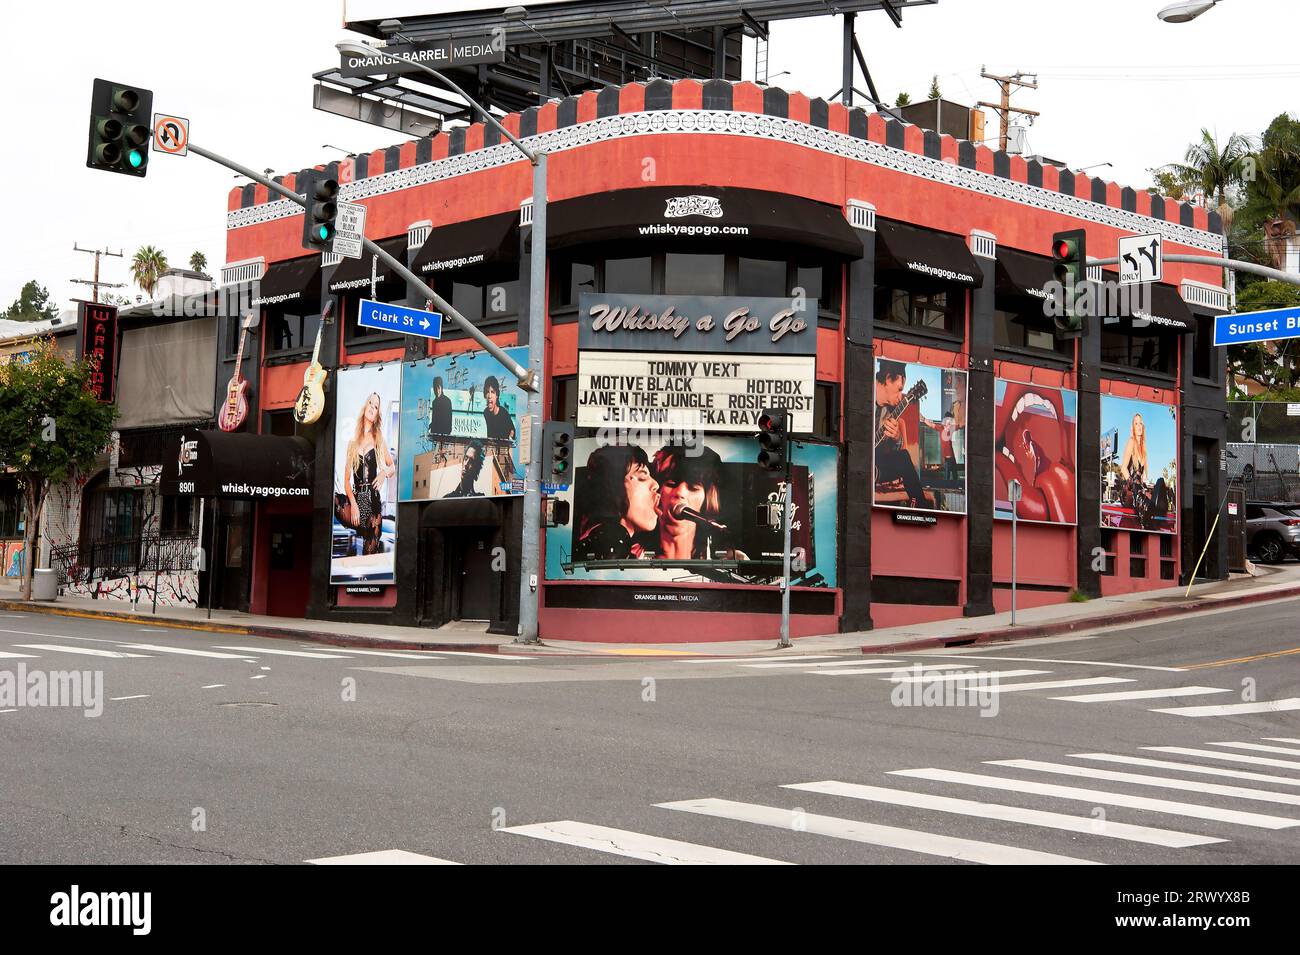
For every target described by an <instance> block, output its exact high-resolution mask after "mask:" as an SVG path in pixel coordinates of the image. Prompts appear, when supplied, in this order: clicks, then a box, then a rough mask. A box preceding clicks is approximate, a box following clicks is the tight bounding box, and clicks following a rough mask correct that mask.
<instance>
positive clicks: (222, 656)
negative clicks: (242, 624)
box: [118, 643, 252, 660]
mask: <svg viewBox="0 0 1300 955" xmlns="http://www.w3.org/2000/svg"><path fill="white" fill-rule="evenodd" d="M118 646H119V647H126V648H127V649H128V650H155V651H157V652H158V653H178V654H180V655H181V656H186V657H215V658H216V659H218V660H251V659H252V657H250V656H246V655H244V654H238V653H217V652H216V651H215V650H194V649H191V648H190V647H164V646H162V645H161V644H157V643H119V644H118Z"/></svg>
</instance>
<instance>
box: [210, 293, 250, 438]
mask: <svg viewBox="0 0 1300 955" xmlns="http://www.w3.org/2000/svg"><path fill="white" fill-rule="evenodd" d="M252 323H253V316H252V315H246V316H244V319H243V321H241V322H240V323H239V357H238V358H236V359H235V373H234V374H233V375H231V376H230V381H229V383H227V385H226V400H225V401H223V402H222V403H221V410H220V411H218V412H217V427H218V428H220V429H221V430H222V431H237V430H239V428H240V426H241V425H243V423H244V421H245V419H247V418H248V379H247V378H245V377H244V376H243V375H242V374H240V368H241V366H242V365H243V362H244V342H245V341H246V340H247V338H248V328H249V326H250V325H251V324H252Z"/></svg>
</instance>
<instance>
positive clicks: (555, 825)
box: [0, 601, 1300, 864]
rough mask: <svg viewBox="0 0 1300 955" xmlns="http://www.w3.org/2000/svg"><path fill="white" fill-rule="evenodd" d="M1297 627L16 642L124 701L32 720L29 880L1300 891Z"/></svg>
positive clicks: (3, 744)
mask: <svg viewBox="0 0 1300 955" xmlns="http://www.w3.org/2000/svg"><path fill="white" fill-rule="evenodd" d="M1297 609H1298V607H1297V603H1296V602H1295V601H1290V602H1278V603H1273V604H1261V605H1256V606H1253V607H1249V608H1245V609H1239V610H1231V611H1222V612H1217V613H1205V614H1199V615H1196V616H1191V617H1182V618H1178V619H1175V620H1173V621H1168V622H1162V623H1160V624H1158V625H1155V626H1143V627H1130V628H1126V629H1119V630H1115V631H1113V632H1109V633H1105V634H1101V635H1096V636H1092V637H1088V638H1082V639H1081V638H1076V637H1071V638H1056V639H1047V640H1034V641H1024V642H1019V643H1010V644H1005V645H999V646H996V647H992V648H982V649H980V650H978V651H974V652H967V651H941V652H940V651H936V652H927V653H920V654H909V655H902V656H899V655H893V656H890V657H888V658H880V657H871V656H862V655H861V654H819V655H812V654H809V653H807V652H805V651H801V650H800V649H799V648H798V645H797V644H796V647H795V648H794V649H793V650H792V651H785V652H783V653H781V652H773V653H772V654H770V655H768V656H769V657H770V659H765V660H755V659H745V660H730V661H725V660H723V661H720V660H716V659H708V660H702V659H701V658H686V659H663V658H655V657H636V656H618V657H601V658H590V657H582V658H578V657H555V656H533V657H526V656H521V657H520V658H518V659H513V658H511V655H489V654H465V655H451V654H446V653H443V652H436V653H416V652H412V651H391V652H389V653H387V654H386V655H381V654H379V653H376V652H375V651H364V652H363V651H360V650H347V649H339V648H335V647H325V646H313V645H310V644H305V643H299V642H294V641H286V640H268V639H259V638H254V637H237V636H230V635H227V634H208V633H198V632H193V631H185V630H168V629H163V628H156V627H149V626H144V625H139V626H137V625H134V624H125V623H113V622H101V621H91V620H84V619H75V618H66V617H56V616H47V615H41V614H25V613H6V614H3V615H0V689H2V688H3V681H4V679H5V678H4V676H3V671H9V672H10V673H14V674H15V675H16V674H17V673H18V672H19V667H20V666H21V667H22V668H23V670H24V671H25V673H26V674H28V675H30V674H31V673H33V672H40V673H43V674H47V673H49V672H50V671H60V670H61V671H68V670H86V671H91V673H92V676H91V677H90V678H89V681H90V682H89V683H88V686H92V687H93V685H94V677H93V673H94V672H95V671H98V672H100V673H102V681H103V684H102V686H103V692H102V696H103V700H102V713H101V715H98V716H93V717H87V716H86V715H84V710H83V709H82V708H77V707H57V708H56V707H49V706H44V707H42V706H13V705H11V704H10V703H4V702H3V695H2V694H0V760H3V765H4V766H5V767H6V772H5V774H4V776H3V780H4V781H3V785H2V787H0V804H2V805H3V812H0V862H5V863H36V862H40V863H74V864H80V863H302V862H306V861H310V860H324V859H330V858H335V857H340V856H349V855H353V854H360V853H393V852H394V851H396V852H397V853H413V854H417V855H419V856H422V857H429V858H430V859H437V860H445V861H450V862H456V863H465V864H473V863H585V864H591V863H628V862H636V861H638V860H646V861H714V862H728V861H746V862H755V861H767V862H784V863H796V864H815V863H873V864H881V863H925V862H938V863H950V862H957V861H962V862H987V863H1003V862H1028V863H1039V862H1043V863H1065V862H1091V863H1109V864H1119V863H1178V864H1235V863H1293V862H1295V861H1296V860H1297V859H1300V833H1298V832H1297V829H1300V709H1294V708H1293V709H1280V710H1273V711H1267V710H1265V711H1261V712H1254V711H1252V710H1257V709H1261V708H1262V706H1263V705H1268V706H1288V707H1300V613H1298V612H1297ZM182 651H188V652H182ZM104 654H109V655H104ZM290 654H301V655H290ZM886 660H888V661H895V662H885V661H886ZM769 663H779V664H781V665H779V666H769V665H766V664H769ZM913 665H921V666H924V667H927V668H929V669H924V670H910V669H907V668H909V667H911V666H913ZM900 670H902V671H904V672H902V673H901V674H900V673H899V672H898V671H900ZM852 671H875V672H852ZM991 674H992V675H991ZM899 675H901V676H905V677H907V678H908V679H909V680H910V681H911V682H895V680H894V679H893V678H894V677H897V676H899ZM959 675H960V676H959ZM1080 681H1083V682H1080ZM1060 684H1064V685H1060ZM11 685H12V684H11ZM960 686H974V687H978V688H982V690H983V692H975V693H968V692H964V691H960V692H959V691H958V689H957V688H958V687H960ZM1189 687H1196V688H1199V689H1197V690H1196V691H1195V692H1194V693H1189V692H1188V691H1187V688H1189ZM948 689H950V692H946V690H948ZM1170 691H1174V692H1175V693H1177V694H1179V695H1152V694H1155V693H1161V692H1163V693H1166V694H1168V693H1169V692H1170ZM1134 692H1138V693H1142V694H1146V695H1144V696H1141V697H1136V698H1132V697H1130V698H1113V697H1110V696H1109V694H1132V693H1134ZM1096 694H1104V695H1103V696H1100V697H1097V696H1095V695H1096ZM1061 697H1075V698H1076V699H1061ZM1090 697H1091V698H1090ZM28 701H29V700H27V699H26V698H25V699H24V702H28ZM81 702H83V703H84V702H85V701H84V700H82V701H81ZM935 704H938V705H935ZM1205 707H1209V708H1211V709H1210V710H1209V711H1206V710H1204V709H1203V708H1205ZM1243 707H1244V708H1245V711H1242V708H1243ZM1171 711H1172V712H1171ZM982 714H987V715H982ZM1084 754H1088V755H1084ZM1006 761H1015V762H1012V763H1007V762H1006ZM789 787H798V788H789ZM611 830H615V831H611ZM668 840H673V841H668ZM737 853H739V854H742V855H740V856H737V855H734V854H737ZM746 857H751V858H746ZM385 858H393V856H392V855H389V856H387V857H385ZM408 859H409V857H408ZM419 861H428V860H427V859H426V860H419Z"/></svg>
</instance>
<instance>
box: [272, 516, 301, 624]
mask: <svg viewBox="0 0 1300 955" xmlns="http://www.w3.org/2000/svg"><path fill="white" fill-rule="evenodd" d="M267 533H268V534H269V535H270V541H269V544H270V547H269V550H268V555H267V581H266V612H267V613H268V614H270V615H271V616H273V617H305V616H306V615H307V601H308V599H309V598H310V597H311V518H310V517H297V516H294V517H284V516H275V517H268V518H267Z"/></svg>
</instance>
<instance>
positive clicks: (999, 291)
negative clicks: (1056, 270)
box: [995, 248, 1054, 302]
mask: <svg viewBox="0 0 1300 955" xmlns="http://www.w3.org/2000/svg"><path fill="white" fill-rule="evenodd" d="M1053 280H1054V276H1053V274H1052V260H1051V259H1049V258H1048V257H1047V256H1045V255H1030V254H1029V253H1028V252H1017V251H1016V250H1015V249H1007V248H1000V249H998V268H997V285H996V292H995V294H996V296H997V297H998V298H1002V297H1004V296H1007V297H1011V298H1032V299H1036V300H1038V301H1039V302H1043V301H1045V300H1046V299H1048V298H1050V296H1049V295H1048V293H1047V284H1048V283H1049V282H1051V281H1053Z"/></svg>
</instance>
